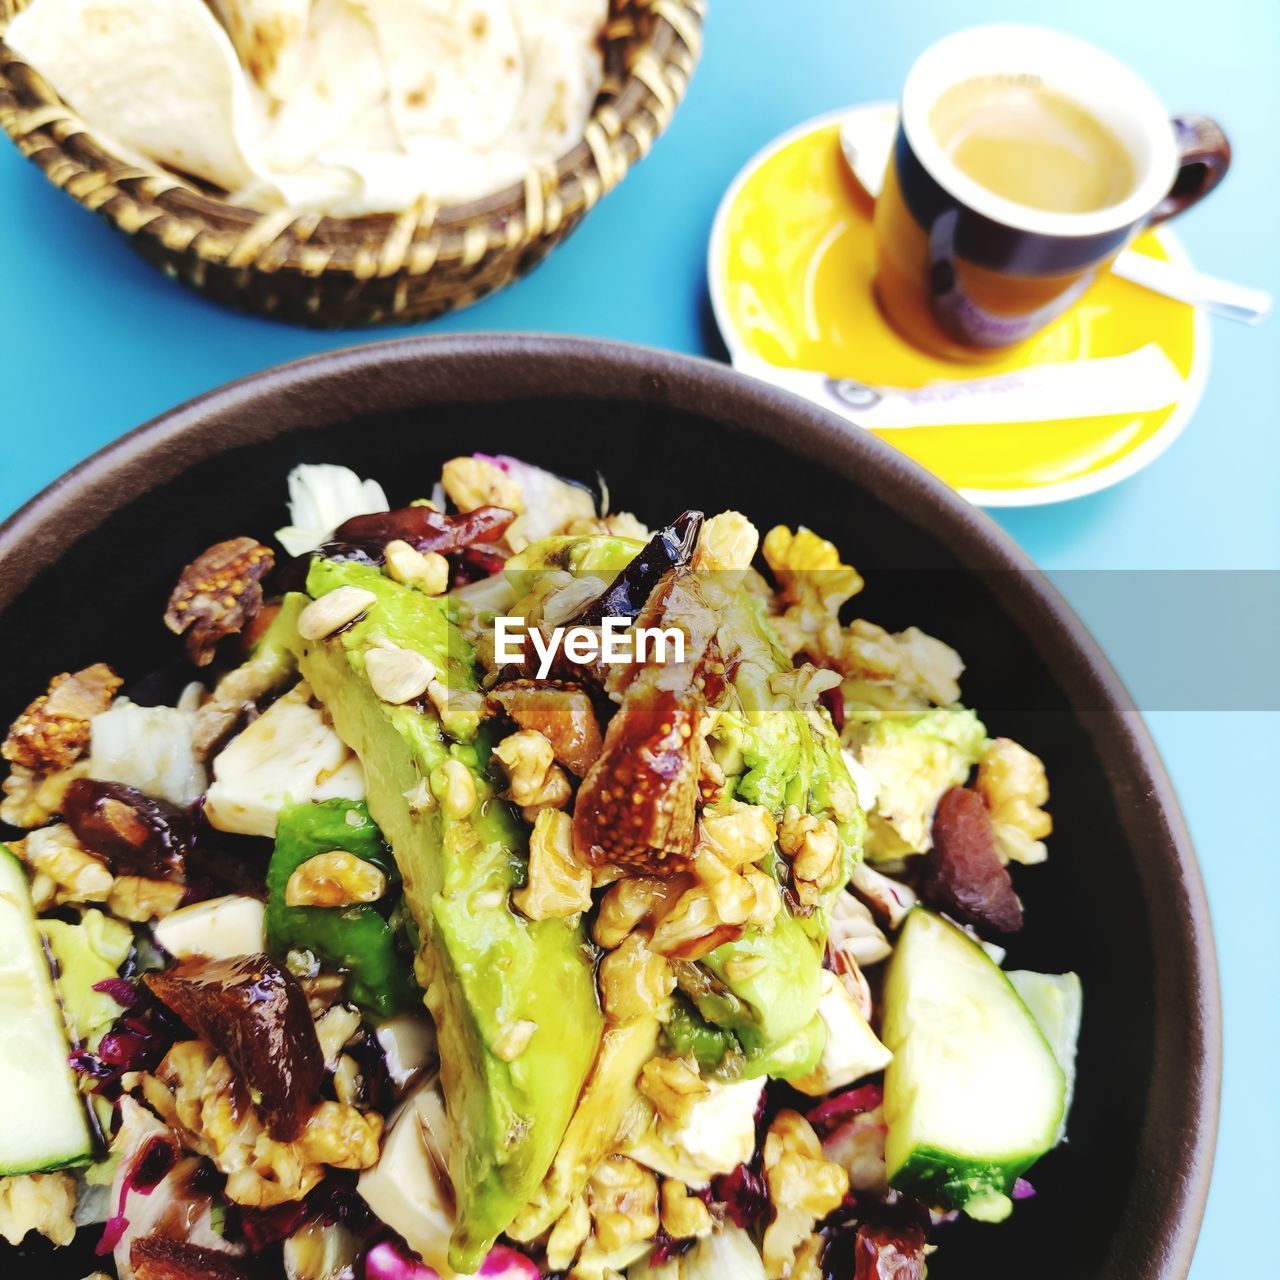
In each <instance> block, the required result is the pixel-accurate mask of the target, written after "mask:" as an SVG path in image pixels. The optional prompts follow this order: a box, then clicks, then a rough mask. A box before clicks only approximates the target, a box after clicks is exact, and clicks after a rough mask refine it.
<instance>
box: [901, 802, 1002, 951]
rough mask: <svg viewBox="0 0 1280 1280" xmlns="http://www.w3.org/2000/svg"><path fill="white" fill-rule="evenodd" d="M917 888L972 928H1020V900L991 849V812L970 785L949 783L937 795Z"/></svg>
mask: <svg viewBox="0 0 1280 1280" xmlns="http://www.w3.org/2000/svg"><path fill="white" fill-rule="evenodd" d="M920 893H921V896H922V897H923V898H924V899H925V900H926V901H927V902H929V903H931V904H932V905H933V906H935V907H939V908H941V909H942V910H943V911H946V912H948V913H949V914H950V915H952V916H954V917H955V918H956V919H957V920H959V921H961V922H963V923H964V924H969V925H972V926H973V927H974V928H975V929H979V930H981V929H984V928H989V929H994V930H995V931H996V932H997V933H1016V932H1017V931H1018V930H1019V929H1021V928H1022V903H1020V902H1019V901H1018V895H1017V894H1016V893H1014V891H1013V881H1012V880H1011V879H1010V878H1009V872H1008V871H1007V870H1006V869H1005V867H1004V866H1003V864H1002V863H1001V861H1000V856H999V854H998V853H996V841H995V835H994V833H993V832H992V829H991V815H990V814H989V813H988V812H987V806H986V804H985V802H984V801H983V799H982V797H981V796H980V795H979V794H978V793H977V792H976V791H971V790H970V789H969V788H968V787H952V788H951V790H950V791H948V792H946V793H945V794H944V795H943V797H942V799H941V800H940V801H938V808H937V810H936V812H935V813H934V815H933V848H932V849H931V850H930V851H929V852H928V853H927V854H926V855H925V857H924V877H923V879H922V880H921V882H920Z"/></svg>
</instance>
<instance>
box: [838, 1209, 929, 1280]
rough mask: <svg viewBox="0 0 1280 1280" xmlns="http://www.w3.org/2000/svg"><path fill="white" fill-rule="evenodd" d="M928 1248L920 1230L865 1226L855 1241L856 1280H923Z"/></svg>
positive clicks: (864, 1224) (854, 1263)
mask: <svg viewBox="0 0 1280 1280" xmlns="http://www.w3.org/2000/svg"><path fill="white" fill-rule="evenodd" d="M924 1245H925V1239H924V1232H923V1231H921V1230H920V1228H919V1227H886V1226H872V1225H870V1224H869V1223H863V1224H862V1226H860V1227H859V1228H858V1230H857V1233H856V1235H855V1236H854V1239H853V1280H923V1278H924Z"/></svg>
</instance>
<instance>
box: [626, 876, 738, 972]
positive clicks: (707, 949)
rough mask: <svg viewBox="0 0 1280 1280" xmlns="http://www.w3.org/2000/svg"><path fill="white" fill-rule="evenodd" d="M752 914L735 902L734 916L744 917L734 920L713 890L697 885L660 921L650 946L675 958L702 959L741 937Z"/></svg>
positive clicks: (686, 891) (681, 897)
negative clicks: (749, 915)
mask: <svg viewBox="0 0 1280 1280" xmlns="http://www.w3.org/2000/svg"><path fill="white" fill-rule="evenodd" d="M736 878H737V879H739V880H741V879H742V878H741V877H736ZM743 883H744V884H745V881H744V882H743ZM752 900H753V901H754V898H753V899H752ZM748 914H749V911H742V912H740V911H739V910H738V909H737V907H736V905H735V907H734V909H733V911H732V915H733V916H735V917H736V916H739V915H741V919H738V920H736V922H732V923H731V922H730V921H728V920H726V919H724V918H723V917H722V915H721V904H720V902H719V901H718V900H717V895H716V894H715V893H714V892H713V890H712V889H709V888H708V887H707V886H706V885H703V884H695V885H694V886H693V887H692V888H691V889H687V890H685V892H684V893H683V894H682V895H681V896H680V899H679V901H678V902H677V903H676V905H675V907H674V908H673V909H672V910H671V911H669V912H668V913H667V914H666V915H665V916H664V917H663V918H662V920H661V921H659V923H658V927H657V928H656V929H655V930H654V931H653V938H652V940H651V941H650V944H649V945H650V947H652V949H653V950H654V951H656V952H657V953H658V954H659V955H662V956H667V957H668V958H669V959H671V960H701V959H702V958H703V957H704V956H707V955H710V953H711V952H712V951H714V950H715V949H716V948H717V947H719V946H722V945H723V944H724V943H726V942H732V941H733V940H734V939H735V938H739V937H741V936H742V933H743V930H744V925H745V923H746V919H747V916H748Z"/></svg>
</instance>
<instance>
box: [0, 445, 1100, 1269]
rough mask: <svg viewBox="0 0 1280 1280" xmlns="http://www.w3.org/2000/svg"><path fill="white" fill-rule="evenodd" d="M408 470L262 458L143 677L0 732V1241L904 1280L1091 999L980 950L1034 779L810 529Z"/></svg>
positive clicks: (1021, 1119)
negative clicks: (397, 493)
mask: <svg viewBox="0 0 1280 1280" xmlns="http://www.w3.org/2000/svg"><path fill="white" fill-rule="evenodd" d="M431 479H434V478H431ZM423 492H424V497H423V498H422V499H421V500H420V501H418V502H415V503H413V504H412V505H410V506H408V507H404V508H400V509H397V510H389V509H388V503H387V500H386V498H385V496H384V493H383V490H382V489H381V487H380V485H379V484H378V483H376V482H375V481H371V480H363V479H361V478H360V477H359V476H357V475H355V474H354V473H353V472H351V471H349V470H347V469H346V468H342V467H336V466H327V465H306V466H300V467H298V468H297V469H295V471H294V472H293V474H292V475H291V476H290V478H289V523H288V524H287V525H286V526H285V527H283V528H281V529H280V530H278V531H277V533H276V535H275V539H274V540H273V541H272V542H271V543H264V542H260V541H258V540H257V538H255V537H252V536H247V535H243V534H241V535H237V536H232V537H230V538H229V539H228V540H226V541H223V542H220V543H218V544H216V545H215V546H212V547H210V548H208V549H206V550H204V551H203V552H201V553H200V554H199V555H197V556H196V557H195V558H194V559H193V560H192V561H191V563H190V564H189V565H188V566H187V568H186V569H185V571H184V572H183V573H182V575H181V578H180V580H179V581H178V582H177V584H176V585H175V586H174V589H173V592H172V595H171V596H170V598H169V601H168V605H167V608H166V609H165V610H164V613H163V621H164V624H165V625H166V626H167V627H168V628H169V629H170V631H172V632H173V633H174V634H175V636H176V637H180V640H181V645H182V650H183V656H182V657H181V658H180V659H177V660H176V661H175V663H174V664H172V666H170V667H168V668H166V669H165V670H164V671H162V672H158V673H155V672H153V673H151V674H150V675H145V676H143V677H142V678H141V679H140V680H138V682H137V683H136V684H130V685H129V686H126V684H125V681H124V676H123V675H122V674H121V673H118V672H116V671H115V670H113V669H112V668H111V667H110V666H107V665H106V664H103V663H92V664H91V665H88V666H85V667H84V668H82V669H80V670H78V671H74V672H66V673H61V674H56V675H54V677H53V679H52V680H51V681H50V683H49V686H48V689H47V690H46V691H45V692H43V693H40V692H39V691H37V690H32V691H31V693H32V694H37V693H38V696H36V697H35V698H34V700H33V701H32V702H31V703H30V705H29V706H28V707H27V708H26V710H25V711H24V712H23V713H22V714H21V715H20V716H19V717H18V719H17V720H16V721H15V722H14V724H13V725H12V726H11V728H10V730H9V733H8V736H7V738H6V739H5V741H4V744H3V755H4V758H5V760H6V761H7V762H8V765H9V774H8V777H7V779H6V780H5V782H4V798H3V802H2V803H0V820H3V822H4V823H5V824H6V827H7V828H8V830H9V831H10V833H11V834H10V837H9V838H8V839H7V842H6V843H5V845H4V847H3V850H2V851H0V1028H2V1029H3V1034H2V1035H0V1085H2V1086H3V1087H2V1088H0V1234H3V1236H4V1237H5V1238H6V1239H7V1240H8V1241H9V1242H10V1244H13V1245H17V1244H19V1243H21V1242H22V1241H24V1240H25V1239H26V1238H27V1237H28V1234H29V1233H32V1232H34V1233H39V1234H40V1235H43V1236H45V1237H47V1239H48V1240H49V1241H51V1242H53V1244H54V1245H55V1246H63V1245H67V1244H70V1242H71V1241H72V1240H73V1238H74V1237H75V1235H76V1233H77V1232H78V1231H83V1232H86V1233H93V1236H94V1239H95V1242H96V1251H97V1254H98V1256H99V1259H100V1262H99V1265H100V1267H101V1270H102V1272H103V1273H104V1274H107V1275H110V1274H114V1275H116V1276H117V1277H119V1280H130V1278H131V1277H133V1278H136V1280H197V1278H198V1277H214V1278H215V1280H223V1278H225V1280H252V1278H253V1277H258V1276H263V1277H265V1276H281V1275H283V1276H287V1277H289V1278H290V1280H345V1278H348V1277H349V1278H350V1280H360V1278H361V1277H364V1278H366V1280H448V1278H449V1277H453V1276H466V1275H476V1274H478V1275H482V1276H486V1277H502V1278H504V1280H515V1278H516V1277H527V1280H536V1277H539V1276H567V1277H571V1278H572V1280H618V1278H619V1277H627V1278H628V1280H728V1277H734V1278H735V1280H823V1278H824V1277H835V1278H841V1280H844V1278H851V1280H852V1278H856V1280H912V1278H916V1280H918V1278H919V1277H922V1276H923V1275H924V1274H925V1270H926V1262H927V1259H928V1257H929V1255H930V1254H931V1253H932V1251H933V1250H934V1249H935V1248H936V1247H937V1244H938V1243H939V1241H941V1240H942V1239H943V1238H944V1236H945V1232H944V1230H943V1228H944V1226H945V1224H947V1223H949V1222H951V1221H952V1220H955V1219H957V1218H961V1217H964V1218H968V1219H972V1220H976V1221H978V1222H980V1223H983V1224H998V1223H1000V1222H1001V1221H1002V1220H1004V1219H1005V1218H1007V1217H1008V1216H1009V1215H1010V1214H1011V1213H1014V1212H1017V1206H1016V1202H1017V1201H1019V1200H1022V1199H1026V1198H1028V1197H1030V1196H1033V1195H1034V1194H1035V1191H1034V1185H1033V1179H1034V1175H1031V1177H1029V1176H1028V1175H1029V1173H1030V1171H1031V1168H1032V1166H1033V1165H1034V1163H1035V1162H1036V1161H1037V1160H1038V1159H1039V1158H1040V1157H1042V1156H1044V1155H1045V1154H1046V1153H1048V1152H1049V1151H1050V1150H1052V1149H1053V1148H1054V1147H1055V1146H1056V1145H1057V1144H1058V1143H1060V1142H1062V1141H1063V1140H1064V1139H1065V1136H1066V1133H1067V1124H1068V1113H1069V1108H1070V1101H1071V1093H1072V1085H1073V1077H1074V1063H1075V1041H1076V1036H1077V1032H1078V1028H1079V1023H1080V1014H1081V1007H1082V996H1081V989H1080V983H1079V981H1078V980H1077V979H1076V977H1075V975H1073V974H1042V973H1035V972H1030V971H1010V970H1006V969H1004V968H1003V967H1002V961H1003V958H1004V952H1003V950H1002V947H1001V945H1000V944H1001V940H1002V939H1007V938H1008V937H1009V936H1010V935H1012V934H1015V933H1017V932H1018V931H1019V930H1021V929H1022V928H1023V927H1024V920H1023V909H1022V904H1021V902H1020V900H1019V898H1018V894H1017V888H1016V878H1015V877H1017V876H1022V875H1024V874H1028V875H1033V874H1034V871H1032V870H1028V868H1031V867H1033V866H1034V864H1036V863H1038V862H1041V861H1043V860H1044V858H1045V857H1046V856H1047V849H1046V844H1045V840H1046V837H1047V836H1048V835H1049V833H1050V828H1051V821H1050V818H1049V815H1048V813H1047V812H1046V808H1045V806H1046V804H1047V801H1048V796H1049V789H1048V782H1047V779H1046V777H1045V771H1044V768H1043V766H1042V764H1041V762H1040V761H1039V759H1038V758H1037V757H1036V756H1035V755H1034V754H1033V753H1032V751H1031V750H1029V749H1027V748H1026V747H1024V746H1021V745H1019V744H1017V743H1015V742H1013V741H1011V740H1009V739H1007V738H1002V737H992V736H989V734H988V731H987V729H986V727H985V726H984V724H983V723H982V721H981V720H980V718H979V715H978V713H977V712H976V711H975V710H973V709H970V708H968V707H966V706H965V705H964V704H963V701H962V697H961V689H960V683H959V682H960V677H961V675H962V671H963V664H962V662H961V659H960V657H959V656H958V655H957V654H956V653H955V652H954V651H953V650H952V649H951V648H950V647H949V646H948V645H947V644H945V643H944V642H943V641H942V640H940V639H936V638H934V637H932V636H929V635H927V634H925V633H924V632H922V631H920V630H918V629H916V628H914V627H913V628H908V629H906V630H904V631H901V632H897V633H891V632H889V631H887V630H886V629H884V628H882V627H880V626H878V625H877V624H876V623H874V622H872V621H870V620H868V619H865V618H862V617H859V616H857V599H856V597H857V596H858V593H859V592H860V590H861V589H862V585H863V583H862V579H861V578H860V576H859V575H858V573H857V571H856V569H854V568H853V567H852V566H851V565H850V564H848V563H847V562H846V561H845V560H844V559H843V558H842V556H841V553H840V551H839V550H838V549H837V548H836V547H835V546H834V545H833V544H832V543H830V542H829V541H827V540H826V539H825V538H824V537H822V535H821V533H820V532H819V531H813V530H810V529H807V528H803V527H800V528H796V529H792V528H789V527H787V526H783V525H778V526H775V527H772V528H767V529H766V530H765V531H764V532H763V533H762V532H761V530H759V529H758V528H757V527H756V526H755V525H754V524H753V523H752V522H751V521H750V520H748V518H747V517H746V516H744V515H742V514H741V513H738V512H735V511H727V512H721V513H718V514H707V513H703V512H699V511H686V512H683V513H679V514H676V513H672V514H673V518H672V519H671V522H670V523H669V524H667V525H665V526H663V527H661V528H658V529H656V530H651V529H649V528H646V527H645V526H644V525H642V524H641V523H640V521H639V520H638V519H637V518H636V517H635V516H633V515H630V514H628V513H617V512H612V511H611V510H610V508H609V502H608V495H607V491H605V490H603V486H601V488H600V490H599V491H596V490H592V489H589V488H587V487H585V486H582V485H579V484H576V483H572V482H570V481H567V480H564V479H562V478H560V477H558V476H555V475H552V474H550V473H548V472H546V471H543V470H540V469H538V468H536V467H533V466H530V465H529V464H526V463H524V462H521V461H519V460H517V459H514V458H509V457H490V456H487V455H483V454H476V455H472V456H468V457H459V458H455V459H453V460H452V461H450V462H448V463H447V464H446V465H445V466H444V469H443V474H442V475H441V477H440V479H439V481H438V482H435V483H431V482H430V481H428V482H425V483H424V485H423ZM228 532H229V533H234V531H228ZM159 612H160V610H159V608H157V613H159ZM158 621H159V619H158ZM177 643H178V642H177V641H176V640H175V646H176V645H177ZM86 656H92V655H86ZM128 674H129V675H130V676H131V677H133V676H136V675H139V674H141V673H132V672H131V673H128ZM1027 927H1028V928H1029V929H1033V928H1034V922H1030V923H1028V924H1027ZM982 1229H998V1227H997V1226H994V1225H988V1226H986V1227H983V1228H982Z"/></svg>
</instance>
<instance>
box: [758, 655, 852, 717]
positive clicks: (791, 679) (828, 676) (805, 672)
mask: <svg viewBox="0 0 1280 1280" xmlns="http://www.w3.org/2000/svg"><path fill="white" fill-rule="evenodd" d="M840 683H841V677H840V673H839V672H838V671H828V670H827V669H826V668H825V667H815V666H814V665H813V663H812V662H802V663H801V664H800V665H799V666H798V667H795V668H793V669H792V670H791V671H775V672H774V673H773V675H771V676H770V677H769V679H768V685H769V692H770V693H772V694H775V695H776V696H778V697H780V698H784V699H786V700H787V701H788V702H791V703H793V704H794V705H796V706H798V707H804V706H809V705H810V704H811V703H814V702H817V700H818V699H819V698H820V697H821V696H822V695H823V694H824V693H826V692H827V690H828V689H838V688H839V687H840Z"/></svg>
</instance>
